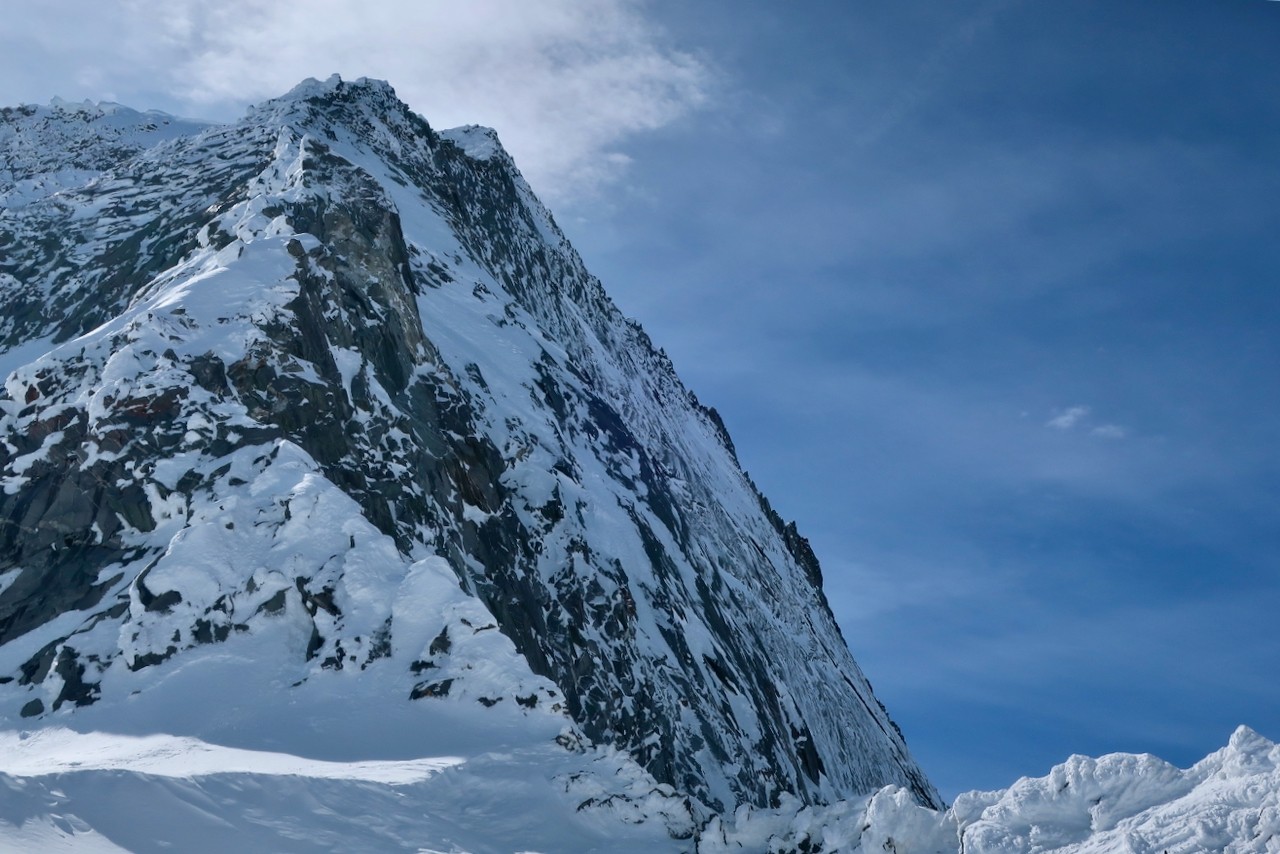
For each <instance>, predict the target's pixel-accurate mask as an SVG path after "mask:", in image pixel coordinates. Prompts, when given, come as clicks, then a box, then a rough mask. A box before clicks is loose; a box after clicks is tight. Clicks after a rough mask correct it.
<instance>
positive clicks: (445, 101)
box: [0, 0, 710, 200]
mask: <svg viewBox="0 0 1280 854" xmlns="http://www.w3.org/2000/svg"><path fill="white" fill-rule="evenodd" d="M104 8H106V7H104V6H103V5H102V4H99V3H96V2H94V3H90V2H85V0H61V2H58V0H54V2H49V3H42V4H30V5H29V6H27V7H26V8H25V9H24V11H22V12H18V11H10V12H9V13H8V14H7V15H6V30H8V32H7V33H6V36H5V37H4V38H3V41H4V42H6V43H5V44H0V47H4V48H6V49H5V50H4V51H0V57H3V58H0V72H3V73H0V80H4V79H6V78H8V80H9V85H4V84H3V83H0V96H7V97H3V98H2V100H3V101H4V102H5V103H9V102H16V101H17V100H24V99H25V100H47V99H48V98H49V97H50V96H52V95H54V94H61V95H64V96H67V97H71V98H75V99H79V98H86V97H87V98H92V99H112V100H120V101H123V102H125V103H129V104H131V105H132V106H137V107H150V106H155V104H154V103H146V102H139V98H144V97H145V98H149V99H152V100H154V99H155V96H156V95H160V96H162V97H163V98H164V99H168V100H169V101H171V102H172V106H171V107H169V108H171V109H172V108H173V107H177V108H181V109H185V110H186V111H187V112H188V114H191V115H213V116H215V117H225V116H230V115H234V114H235V113H238V112H239V110H240V109H241V108H242V107H243V106H244V105H245V104H247V103H251V102H254V101H258V100H262V99H264V98H268V97H273V96H276V95H279V94H282V93H283V92H285V91H286V90H288V89H289V88H291V87H292V86H293V85H294V84H296V83H297V82H298V81H300V80H301V79H303V78H305V77H318V78H321V79H323V78H324V77H327V76H328V75H329V74H331V73H333V72H337V73H339V74H341V75H342V76H343V77H351V78H354V77H361V76H369V77H380V78H383V79H386V80H389V81H390V82H391V84H392V85H393V86H395V87H396V91H397V93H398V94H399V95H400V97H401V98H402V99H404V100H405V101H406V102H407V103H408V104H409V105H410V106H411V107H413V108H414V109H415V110H417V111H418V112H420V113H422V114H423V115H424V116H425V117H426V118H427V120H428V121H429V122H431V123H432V125H434V126H436V127H442V128H443V127H450V126H453V125H459V124H468V123H472V122H475V123H479V124H487V125H491V126H493V127H496V128H497V129H498V132H499V135H500V136H501V137H502V139H503V142H504V144H505V145H506V146H507V148H508V149H509V150H510V151H511V152H512V154H513V156H514V157H515V158H516V161H517V163H518V164H519V165H520V167H521V169H522V171H524V173H525V175H526V177H528V178H529V180H530V182H531V183H532V184H533V185H534V187H535V189H537V190H539V191H540V192H542V193H544V194H546V195H547V196H549V197H551V198H552V199H560V200H563V199H566V198H569V197H572V196H574V195H577V194H583V193H589V192H591V191H592V190H594V189H595V188H597V187H598V186H600V185H601V184H602V183H603V182H607V181H609V180H611V179H613V178H615V177H616V176H617V175H618V174H619V173H620V171H621V170H622V169H624V168H625V166H626V162H627V158H626V156H625V155H624V154H623V153H622V152H621V151H619V150H618V147H619V146H620V145H621V144H622V143H623V142H624V140H625V139H626V138H627V137H628V136H629V135H631V134H633V133H636V132H641V131H646V130H652V129H655V128H659V127H662V126H663V125H665V124H668V123H670V122H671V121H673V120H675V119H676V118H678V117H680V116H681V115H683V114H685V113H686V112H688V111H689V110H690V109H693V108H695V107H697V106H698V105H699V104H700V103H702V102H703V101H704V100H705V98H706V97H707V94H706V93H707V87H708V86H709V80H710V75H709V73H708V71H707V69H706V68H705V67H704V66H703V65H702V64H701V63H699V62H698V61H697V60H696V59H694V58H693V57H692V56H690V55H689V54H687V53H682V52H680V51H678V50H675V49H673V48H672V47H670V46H669V45H668V44H666V42H665V39H664V36H663V34H662V33H661V32H660V31H659V30H658V29H657V28H656V27H654V26H653V25H652V24H651V23H650V22H649V21H647V20H646V19H645V18H644V16H643V15H642V14H641V12H640V10H639V6H638V4H637V3H636V2H635V0H597V2H592V3H582V2H579V0H540V2H538V3H529V2H527V0H468V2H465V3H445V2H442V0H413V2H408V0H400V1H399V2H389V0H388V2H359V0H311V2H308V3H264V2H261V0H222V2H218V3H208V2H200V0H163V2H161V0H128V2H125V3H123V4H122V5H120V6H115V5H111V7H110V9H109V11H103V10H104ZM32 69H39V71H38V72H37V71H33V70H32ZM42 84H43V85H45V86H50V85H53V86H56V87H57V88H58V89H59V90H63V91H44V92H39V91H35V90H36V87H38V86H40V85H42ZM67 90H69V91H67ZM11 92H12V93H14V94H15V95H16V96H17V97H13V96H12V95H10V93H11ZM166 106H167V105H166Z"/></svg>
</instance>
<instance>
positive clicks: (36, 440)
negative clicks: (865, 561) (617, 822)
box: [0, 77, 940, 835]
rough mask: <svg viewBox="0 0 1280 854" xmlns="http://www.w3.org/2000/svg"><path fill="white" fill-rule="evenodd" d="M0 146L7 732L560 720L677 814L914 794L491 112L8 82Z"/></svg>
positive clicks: (801, 559) (312, 93) (1, 638)
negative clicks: (104, 97) (43, 89)
mask: <svg viewBox="0 0 1280 854" xmlns="http://www.w3.org/2000/svg"><path fill="white" fill-rule="evenodd" d="M0 158H3V159H0V305H3V307H4V308H3V311H2V312H0V377H3V378H4V390H3V393H2V394H0V719H2V721H3V723H4V725H6V726H8V727H10V728H16V727H24V728H28V729H30V728H32V727H49V726H62V727H69V728H71V729H73V730H80V731H90V730H98V731H102V732H114V733H126V734H134V735H138V736H143V735H149V734H158V733H163V734H167V735H173V736H187V737H196V738H200V739H204V740H206V741H207V742H209V743H213V744H218V745H222V746H226V747H235V748H241V749H253V750H274V751H281V750H284V751H286V752H291V753H292V754H293V755H296V756H304V757H309V758H313V759H333V760H353V759H366V760H373V759H406V758H413V757H415V756H423V755H453V754H454V753H457V751H463V753H464V754H465V751H466V750H468V749H473V750H480V747H479V746H480V745H482V744H483V743H484V742H485V739H486V737H487V738H490V740H491V741H492V745H491V746H493V745H501V744H504V743H506V741H504V739H508V740H509V739H514V741H513V742H512V743H513V744H515V743H518V744H521V745H525V746H526V747H529V746H530V745H532V744H534V743H538V744H541V743H542V741H545V742H547V743H550V744H553V745H554V742H555V740H556V739H557V738H558V739H559V741H560V742H561V746H559V747H557V748H556V749H557V750H560V751H562V752H575V751H597V752H598V751H602V750H603V751H605V752H606V753H607V754H608V756H609V757H611V758H610V759H609V760H608V761H610V762H614V763H615V764H618V765H619V767H622V766H627V767H632V766H635V767H633V768H632V770H630V771H628V772H627V774H626V775H623V776H626V777H627V779H628V780H632V781H633V782H634V781H636V780H648V784H647V785H649V787H650V788H651V789H652V790H653V791H660V792H662V793H663V797H664V798H665V797H668V796H670V798H672V799H673V801H672V802H673V803H677V802H678V803H682V804H684V805H683V806H682V807H680V809H683V810H684V814H685V816H684V818H683V819H681V820H679V821H675V822H674V824H673V825H672V826H683V825H681V822H684V824H688V822H689V821H690V820H691V819H690V816H691V815H696V816H703V817H705V816H706V815H708V814H710V812H713V811H721V810H732V809H734V808H735V807H737V806H738V805H741V804H748V805H752V806H754V807H770V806H776V805H778V804H779V803H781V802H783V801H784V800H785V799H788V798H797V799H799V801H800V802H801V803H806V804H820V803H826V802H830V801H834V800H837V799H840V798H845V797H851V796H859V795H865V794H868V793H870V792H872V791H875V790H876V789H878V788H880V787H881V786H884V785H887V784H893V785H897V786H900V787H903V789H904V790H906V791H908V792H910V795H911V798H913V799H914V800H915V801H918V802H920V803H922V804H928V805H935V806H936V805H939V804H940V799H939V797H938V795H937V793H936V791H935V790H934V789H933V788H932V787H931V786H930V784H929V782H928V781H927V779H926V778H925V776H924V775H923V773H922V772H921V771H920V769H919V768H918V767H917V765H916V764H915V762H914V761H913V760H912V758H911V756H910V754H909V753H908V751H907V748H906V745H905V743H904V741H903V739H902V735H901V733H900V732H899V731H898V729H897V727H896V726H895V725H894V724H893V722H892V721H891V720H890V718H889V716H888V715H887V713H886V712H885V710H884V708H883V707H882V706H881V705H880V704H879V703H878V702H877V700H876V698H875V696H874V694H873V693H872V690H871V686H870V685H869V683H868V682H867V680H866V678H865V677H864V676H863V674H862V673H861V671H860V670H859V669H858V667H857V665H856V664H855V662H854V661H853V659H852V657H851V656H850V654H849V652H848V650H847V648H846V646H845V644H844V642H843V639H842V638H841V636H840V633H839V631H838V629H837V627H836V625H835V622H834V620H833V618H832V616H831V613H830V611H829V609H828V607H827V603H826V601H825V599H824V597H823V595H822V590H821V575H820V571H819V568H818V562H817V560H816V558H815V557H814V555H813V553H812V552H811V551H810V549H809V547H808V544H807V543H806V541H805V540H804V538H803V537H802V536H800V534H799V533H797V531H796V529H795V527H794V525H788V524H784V523H783V521H782V520H781V519H780V518H779V517H778V516H777V514H776V513H775V512H774V511H773V510H772V509H771V508H770V506H769V504H768V502H767V501H766V500H765V499H764V498H763V497H762V496H761V495H760V494H759V493H758V491H757V490H756V489H755V487H754V486H753V485H752V483H751V481H750V480H749V479H748V478H747V477H746V475H745V474H744V473H743V472H742V470H741V468H740V467H739V465H738V463H737V460H736V457H735V454H734V449H733V445H732V443H731V441H730V440H729V437H728V435H727V433H726V432H725V429H724V426H723V425H722V423H721V422H720V419H719V418H718V416H717V415H716V413H715V412H714V410H711V409H708V408H706V407H704V406H702V405H701V404H700V403H699V402H698V400H697V398H696V397H695V396H694V395H693V394H692V393H691V392H689V391H688V390H686V389H685V388H684V386H683V385H682V384H681V383H680V381H679V379H678V378H677V377H676V375H675V372H674V370H673V369H672V366H671V364H670V362H669V361H668V360H667V359H666V357H665V356H664V355H663V354H662V353H661V352H660V351H657V350H655V348H654V347H653V346H652V345H651V343H650V341H649V339H648V338H647V336H646V335H645V334H644V332H643V331H642V330H641V329H640V328H639V327H638V326H637V325H636V324H635V323H633V322H631V321H629V320H627V319H626V318H624V317H623V316H622V315H621V314H620V313H619V312H618V310H617V309H616V308H615V307H614V305H613V304H612V303H611V302H610V300H609V299H608V297H607V296H606V295H605V293H604V291H603V290H602V288H601V286H600V284H599V282H598V281H597V280H596V279H595V278H593V277H592V276H591V275H590V274H589V273H588V272H587V271H586V270H585V269H584V267H583V265H582V262H581V260H580V259H579V258H578V256H577V254H576V253H575V252H574V250H573V249H572V247H571V246H570V245H569V244H568V242H567V240H566V239H565V237H564V235H563V234H562V233H561V232H560V230H559V229H558V228H557V226H556V224H555V222H554V220H553V219H552V217H551V215H550V214H549V213H548V212H547V211H546V210H545V209H544V208H543V207H542V205H541V204H540V203H539V202H538V201H537V200H536V199H535V198H534V196H533V194H532V193H531V192H530V190H529V188H528V186H527V185H526V184H525V182H524V181H523V179H522V178H521V177H520V174H519V172H518V171H517V169H516V167H515V165H514V164H513V163H512V161H511V159H510V158H509V157H508V156H507V154H506V153H505V152H504V151H503V149H502V147H501V145H500V144H499V143H498V140H497V138H496V136H495V135H494V133H493V132H492V131H489V130H487V129H483V128H477V127H468V128H462V129H457V130H453V131H445V132H442V133H438V132H436V131H434V130H433V129H431V128H430V127H429V126H428V125H427V123H426V122H425V121H424V120H423V119H421V118H420V117H418V116H417V115H415V114H413V113H412V112H410V111H409V110H408V109H407V108H406V107H405V105H404V104H402V103H401V102H400V101H399V100H398V99H397V98H396V97H395V94H394V92H393V91H392V90H391V88H390V87H389V86H387V85H386V84H384V83H380V82H376V81H369V80H359V81H355V82H345V81H342V80H340V79H338V78H337V77H334V78H331V79H330V80H328V81H325V82H318V81H314V80H311V81H307V82H305V83H303V84H302V85H300V86H299V87H297V88H296V89H295V90H293V91H292V92H290V93H289V94H288V95H286V96H284V97H282V98H280V99H277V100H274V101H269V102H267V103H265V104H262V105H261V106H259V107H256V108H254V109H252V110H251V111H250V112H249V113H248V115H247V116H246V117H245V118H244V119H243V120H242V121H240V122H237V123H235V124H231V125H216V126H211V125H203V124H200V123H193V122H187V121H182V120H178V119H174V118H171V117H168V116H164V115H162V114H157V113H137V112H134V111H132V110H128V109H127V108H123V107H118V106H115V105H98V106H94V105H68V104H63V103H57V104H54V105H51V106H48V107H19V108H15V109H7V110H4V111H3V112H0ZM442 715H443V718H442V717H441V716H442ZM454 718H458V719H460V720H463V721H464V722H465V723H466V726H464V727H461V729H459V733H460V734H459V736H458V739H459V744H460V745H463V746H460V747H458V748H457V749H456V750H455V751H452V752H451V751H450V750H449V744H450V740H449V738H448V737H444V736H442V735H441V733H440V732H439V731H438V728H439V727H441V726H444V723H443V721H446V720H453V719H454ZM449 725H450V726H454V724H449ZM432 728H435V729H436V730H437V731H434V732H431V733H430V734H429V736H428V735H426V734H424V733H423V732H421V731H420V730H426V729H432ZM508 731H509V733H518V736H517V735H511V734H508V735H503V736H501V737H499V736H497V735H493V736H484V735H483V733H485V732H493V733H503V732H508ZM464 732H465V733H470V734H469V735H465V736H464V735H463V734H461V733H464ZM539 739H542V741H539ZM467 745H469V746H467ZM415 749H417V750H420V751H425V750H431V751H437V753H431V754H428V753H421V752H419V753H416V754H415V753H406V752H405V751H410V750H415ZM521 749H524V748H521ZM529 749H532V747H530V748H529ZM362 751H363V752H362ZM440 751H443V752H440ZM481 752H483V751H481ZM474 755H480V754H479V753H477V754H474ZM575 755H582V754H580V753H575ZM591 755H592V756H593V757H596V754H595V753H592V754H591ZM601 755H604V754H601ZM582 761H584V762H585V761H586V760H582ZM591 761H592V762H594V761H595V759H594V758H593V759H592V760H591ZM628 763H630V765H628ZM550 764H554V763H550ZM550 764H549V766H548V767H550ZM628 785H631V784H630V783H628ZM625 788H626V787H625V786H623V789H625ZM601 791H602V792H604V793H605V795H606V796H607V795H608V794H610V792H609V791H608V788H607V787H606V788H605V789H602V790H601ZM621 792H622V790H621V789H620V790H619V793H617V794H620V793H621ZM682 798H688V799H689V800H688V801H681V800H680V799H682ZM669 823H670V822H669ZM676 832H677V835H679V829H678V827H677V831H676Z"/></svg>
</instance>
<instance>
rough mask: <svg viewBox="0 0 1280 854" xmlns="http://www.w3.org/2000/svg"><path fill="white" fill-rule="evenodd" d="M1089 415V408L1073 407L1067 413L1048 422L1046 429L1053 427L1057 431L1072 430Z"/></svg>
mask: <svg viewBox="0 0 1280 854" xmlns="http://www.w3.org/2000/svg"><path fill="white" fill-rule="evenodd" d="M1088 415H1089V407H1087V406H1072V407H1069V408H1068V409H1067V410H1066V411H1065V412H1062V413H1060V414H1058V415H1055V416H1054V417H1053V418H1050V419H1049V420H1048V422H1046V424H1045V426H1046V427H1052V428H1053V429H1055V430H1070V429H1071V428H1072V427H1075V426H1076V425H1077V424H1079V423H1080V422H1081V421H1083V420H1084V419H1085V418H1086V417H1087V416H1088Z"/></svg>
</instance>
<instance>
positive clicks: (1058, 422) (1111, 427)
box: [1045, 406, 1129, 439]
mask: <svg viewBox="0 0 1280 854" xmlns="http://www.w3.org/2000/svg"><path fill="white" fill-rule="evenodd" d="M1090 412H1091V410H1090V409H1089V407H1087V406H1069V407H1067V408H1066V409H1064V410H1063V411H1061V412H1059V413H1058V414H1057V415H1055V416H1053V417H1052V418H1050V419H1049V420H1048V421H1046V422H1045V426H1046V427H1052V428H1053V429H1054V430H1062V431H1064V432H1065V431H1067V430H1074V429H1075V428H1076V427H1084V426H1086V422H1087V421H1088V419H1089V414H1090ZM1089 435H1090V436H1097V437H1098V438H1100V439H1123V438H1124V437H1125V436H1127V435H1129V431H1128V430H1126V429H1125V428H1124V427H1121V426H1120V425H1119V424H1096V425H1094V426H1092V427H1089Z"/></svg>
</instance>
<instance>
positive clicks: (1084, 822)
mask: <svg viewBox="0 0 1280 854" xmlns="http://www.w3.org/2000/svg"><path fill="white" fill-rule="evenodd" d="M952 813H953V815H954V816H955V819H956V821H957V822H958V823H959V825H960V826H961V827H962V828H963V839H964V851H965V854H1039V852H1050V851H1053V852H1061V854H1076V853H1077V852H1078V854H1086V852H1088V854H1103V852H1115V854H1121V853H1122V852H1151V854H1164V852H1168V854H1193V852H1205V851H1216V852H1226V854H1246V852H1250V854H1252V852H1276V851H1280V747H1277V745H1276V744H1275V743H1273V742H1271V741H1268V740H1267V739H1265V738H1263V737H1262V736H1260V735H1258V733H1256V732H1254V731H1253V730H1251V729H1249V728H1248V727H1244V726H1242V727H1240V728H1239V729H1237V730H1236V731H1235V733H1234V734H1233V735H1232V736H1231V741H1230V742H1229V743H1228V745H1227V746H1226V747H1224V748H1223V749H1222V750H1219V751H1217V752H1216V753H1213V754H1211V755H1209V756H1208V757H1206V758H1205V759H1203V760H1201V761H1200V762H1198V763H1196V764H1195V765H1194V766H1192V767H1191V768H1188V769H1186V770H1180V769H1178V768H1175V767H1174V766H1172V765H1170V764H1169V763H1167V762H1165V761H1163V760H1161V759H1157V758H1156V757H1154V756H1151V755H1150V754H1144V755H1134V754H1129V753H1114V754H1111V755H1108V756H1103V757H1101V758H1099V759H1090V758H1089V757H1086V756H1073V757H1071V758H1070V759H1068V760H1067V761H1066V762H1064V763H1063V764H1061V765H1058V766H1055V767H1054V769H1053V770H1052V771H1050V772H1049V774H1048V776H1046V777H1038V778H1034V779H1029V778H1023V779H1022V780H1019V781H1018V782H1017V783H1015V784H1014V785H1012V786H1010V787H1009V788H1008V789H1004V790H1002V791H996V792H969V793H967V794H964V795H961V796H960V797H958V798H957V799H956V802H955V805H954V806H953V807H952Z"/></svg>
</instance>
